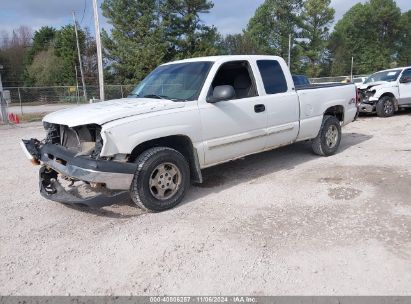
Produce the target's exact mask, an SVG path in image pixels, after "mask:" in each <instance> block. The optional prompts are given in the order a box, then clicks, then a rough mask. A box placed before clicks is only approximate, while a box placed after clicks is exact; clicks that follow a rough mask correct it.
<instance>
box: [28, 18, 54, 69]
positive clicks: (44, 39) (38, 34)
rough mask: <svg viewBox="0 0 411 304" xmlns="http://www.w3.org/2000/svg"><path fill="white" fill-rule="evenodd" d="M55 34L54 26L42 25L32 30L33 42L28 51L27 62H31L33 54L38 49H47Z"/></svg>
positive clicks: (36, 52)
mask: <svg viewBox="0 0 411 304" xmlns="http://www.w3.org/2000/svg"><path fill="white" fill-rule="evenodd" d="M55 36H56V29H55V28H54V27H49V26H43V27H41V28H40V29H39V30H37V31H35V32H34V36H33V42H32V44H31V47H30V50H29V51H28V56H27V64H31V62H32V61H33V58H34V56H36V55H37V54H38V53H39V52H40V51H44V50H47V49H48V47H49V46H50V45H51V44H52V43H53V42H54V38H55Z"/></svg>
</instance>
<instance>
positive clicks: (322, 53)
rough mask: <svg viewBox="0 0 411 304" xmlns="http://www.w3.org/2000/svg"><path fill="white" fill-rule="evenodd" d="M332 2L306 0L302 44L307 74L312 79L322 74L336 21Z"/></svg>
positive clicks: (329, 0)
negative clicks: (331, 30) (333, 24)
mask: <svg viewBox="0 0 411 304" xmlns="http://www.w3.org/2000/svg"><path fill="white" fill-rule="evenodd" d="M330 3H331V0H306V1H304V4H303V11H302V14H301V18H302V31H301V34H300V35H301V37H302V38H304V40H302V42H300V43H299V44H300V46H301V48H302V57H303V61H304V62H306V63H305V73H306V74H307V75H309V76H310V77H317V76H319V74H320V70H321V64H322V63H323V62H324V59H325V57H326V47H327V43H328V39H329V30H330V29H329V27H330V26H331V23H332V22H333V21H334V13H335V11H334V9H333V8H331V7H330Z"/></svg>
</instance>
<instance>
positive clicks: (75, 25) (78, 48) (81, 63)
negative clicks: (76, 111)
mask: <svg viewBox="0 0 411 304" xmlns="http://www.w3.org/2000/svg"><path fill="white" fill-rule="evenodd" d="M73 21H74V31H75V32H76V42H77V53H78V62H79V65H80V75H81V83H82V85H83V95H84V101H85V102H87V90H86V82H85V80H84V73H83V60H81V52H80V43H79V41H78V33H77V21H76V13H75V12H73Z"/></svg>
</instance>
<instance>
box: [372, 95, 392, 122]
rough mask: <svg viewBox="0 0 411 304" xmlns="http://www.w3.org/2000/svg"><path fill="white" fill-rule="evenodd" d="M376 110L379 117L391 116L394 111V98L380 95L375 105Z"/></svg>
mask: <svg viewBox="0 0 411 304" xmlns="http://www.w3.org/2000/svg"><path fill="white" fill-rule="evenodd" d="M376 112H377V115H378V116H379V117H391V116H393V115H394V113H395V105H394V100H393V99H392V98H391V97H389V96H384V97H381V98H380V100H378V102H377V105H376Z"/></svg>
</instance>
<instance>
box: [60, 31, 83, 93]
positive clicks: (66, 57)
mask: <svg viewBox="0 0 411 304" xmlns="http://www.w3.org/2000/svg"><path fill="white" fill-rule="evenodd" d="M78 36H79V44H80V52H81V53H83V50H84V48H85V33H84V32H83V31H82V30H78ZM54 50H55V55H56V56H57V57H59V58H61V59H62V61H63V63H64V66H65V69H64V71H63V75H62V77H63V79H65V82H66V85H69V84H70V85H73V84H75V80H76V79H75V66H77V67H78V65H79V62H78V54H77V44H76V33H75V29H74V25H66V26H63V27H62V28H61V29H60V30H58V31H57V33H56V37H55V43H54Z"/></svg>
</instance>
